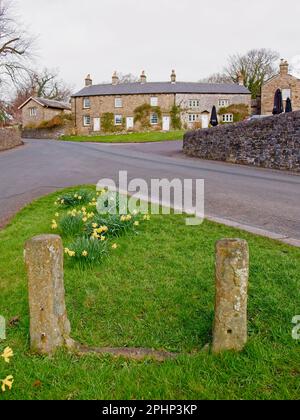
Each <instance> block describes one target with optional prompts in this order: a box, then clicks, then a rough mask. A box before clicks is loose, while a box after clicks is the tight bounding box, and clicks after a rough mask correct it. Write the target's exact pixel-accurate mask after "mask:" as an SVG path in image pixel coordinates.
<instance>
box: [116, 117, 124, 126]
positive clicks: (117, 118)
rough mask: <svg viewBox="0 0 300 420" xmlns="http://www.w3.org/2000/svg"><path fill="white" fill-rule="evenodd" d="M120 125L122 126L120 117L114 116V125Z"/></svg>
mask: <svg viewBox="0 0 300 420" xmlns="http://www.w3.org/2000/svg"><path fill="white" fill-rule="evenodd" d="M122 124H123V117H122V115H115V125H122Z"/></svg>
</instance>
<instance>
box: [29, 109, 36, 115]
mask: <svg viewBox="0 0 300 420" xmlns="http://www.w3.org/2000/svg"><path fill="white" fill-rule="evenodd" d="M29 115H30V116H31V117H36V116H37V108H36V107H32V108H29Z"/></svg>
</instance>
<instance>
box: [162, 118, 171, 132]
mask: <svg viewBox="0 0 300 420" xmlns="http://www.w3.org/2000/svg"><path fill="white" fill-rule="evenodd" d="M163 131H170V117H163Z"/></svg>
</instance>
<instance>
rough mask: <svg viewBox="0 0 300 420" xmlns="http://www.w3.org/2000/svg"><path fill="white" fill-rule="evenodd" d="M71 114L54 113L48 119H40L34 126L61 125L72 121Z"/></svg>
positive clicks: (48, 127) (56, 126) (54, 126)
mask: <svg viewBox="0 0 300 420" xmlns="http://www.w3.org/2000/svg"><path fill="white" fill-rule="evenodd" d="M72 120H73V116H72V115H71V114H65V113H61V114H59V115H55V117H53V118H52V119H51V120H49V121H42V122H41V123H40V124H39V125H38V126H37V127H36V128H42V129H43V128H47V129H53V128H58V127H63V126H64V125H65V124H66V123H67V122H69V121H72Z"/></svg>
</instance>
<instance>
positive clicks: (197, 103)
mask: <svg viewBox="0 0 300 420" xmlns="http://www.w3.org/2000/svg"><path fill="white" fill-rule="evenodd" d="M189 107H190V108H199V107H200V101H199V100H198V99H191V100H189Z"/></svg>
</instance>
